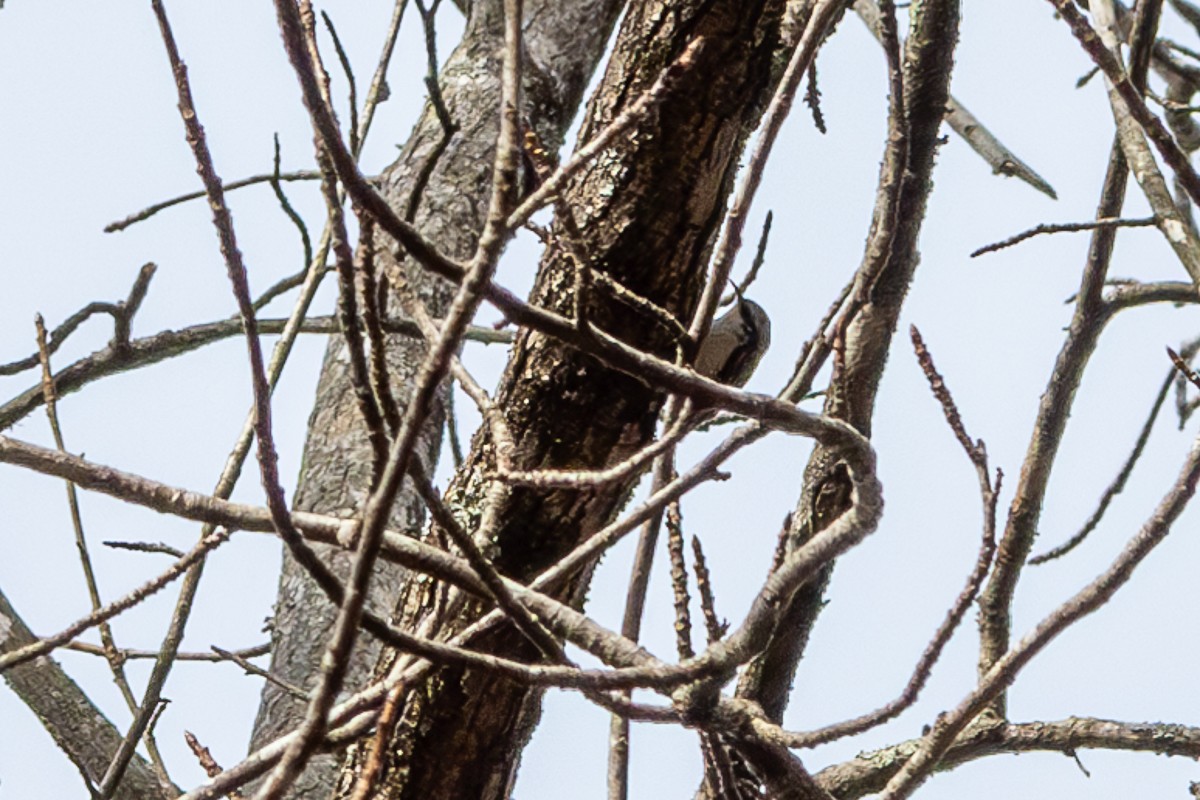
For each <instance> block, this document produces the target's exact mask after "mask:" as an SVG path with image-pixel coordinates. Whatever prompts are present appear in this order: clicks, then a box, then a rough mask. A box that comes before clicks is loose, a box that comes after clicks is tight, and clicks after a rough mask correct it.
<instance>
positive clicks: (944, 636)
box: [786, 326, 1003, 747]
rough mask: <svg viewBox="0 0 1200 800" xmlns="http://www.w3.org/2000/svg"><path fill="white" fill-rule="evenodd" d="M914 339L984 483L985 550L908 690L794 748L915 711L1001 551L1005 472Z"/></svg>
mask: <svg viewBox="0 0 1200 800" xmlns="http://www.w3.org/2000/svg"><path fill="white" fill-rule="evenodd" d="M911 336H912V341H913V349H914V350H915V351H916V354H917V360H918V361H919V362H920V364H921V370H922V372H924V373H925V377H926V379H927V380H928V381H929V386H930V388H931V389H932V390H933V394H934V397H935V398H936V399H937V401H938V403H939V405H941V407H942V413H943V414H945V416H946V421H947V422H948V423H949V424H950V428H951V430H952V431H953V432H954V436H955V438H956V439H958V441H959V444H961V445H962V447H963V450H964V451H965V452H966V454H967V457H968V458H969V459H970V460H971V463H972V464H973V465H974V466H975V471H976V475H977V476H978V479H979V490H980V495H981V497H982V500H983V535H982V540H981V542H980V545H979V553H978V555H977V556H976V559H975V566H974V568H973V569H972V570H971V573H970V575H968V577H967V580H966V583H965V585H964V586H963V588H962V591H960V592H959V594H958V597H957V598H955V600H954V602H953V603H952V604H951V605H950V609H949V610H948V611H947V612H946V617H945V619H944V620H943V621H942V623H941V625H939V626H938V629H937V630H936V631H935V632H934V635H933V637H932V638H931V639H930V641H929V644H928V645H926V646H925V650H924V652H923V653H922V654H921V658H920V659H918V661H917V664H916V666H915V667H914V668H913V672H912V675H911V677H909V679H908V683H907V684H906V685H905V687H904V689H903V691H901V693H900V694H899V695H898V696H897V697H896V698H895V699H893V700H892V701H890V702H889V703H887V704H886V705H884V706H882V707H880V708H878V709H876V710H875V711H872V712H870V713H867V714H864V715H862V716H860V717H856V718H854V719H850V720H846V721H844V722H839V723H836V724H833V725H829V726H826V727H824V728H821V729H819V730H816V731H812V732H811V733H808V734H798V735H791V736H788V737H786V738H787V743H788V746H789V747H815V746H817V745H820V744H825V743H827V742H831V741H834V740H836V739H840V738H844V737H846V736H854V735H856V734H859V733H862V732H864V731H867V730H870V729H871V728H873V727H876V726H878V725H882V724H883V723H884V722H887V721H888V720H890V719H894V718H895V717H896V716H898V715H899V714H900V713H901V712H903V711H904V710H905V709H907V708H909V707H911V706H912V704H913V703H915V702H916V701H917V698H918V696H919V695H920V693H921V690H922V689H923V688H924V687H925V684H926V683H927V682H928V680H929V676H930V675H931V674H932V672H933V667H934V666H935V665H936V664H937V661H938V659H939V658H940V657H941V654H942V651H943V650H944V649H945V647H946V645H947V644H949V642H950V639H951V637H952V636H953V635H954V632H955V631H956V630H958V626H959V625H960V624H961V623H962V620H963V617H964V616H966V613H967V610H968V609H969V608H970V607H971V605H972V604H973V603H974V602H975V597H976V596H977V595H978V594H979V589H980V587H981V586H982V585H983V580H984V578H986V577H987V573H988V570H989V569H990V567H991V564H992V558H993V556H994V555H995V552H996V502H997V500H998V498H999V495H1000V484H1001V481H1002V480H1003V473H1002V472H1001V471H1000V470H996V478H995V481H994V482H993V481H992V480H990V475H989V470H988V463H987V451H986V449H985V448H984V446H983V442H982V441H973V440H972V439H971V437H970V436H968V435H967V432H966V429H965V427H964V426H963V423H962V416H961V415H960V414H959V411H958V407H957V406H956V405H955V403H954V398H953V397H951V395H950V390H949V389H948V388H947V387H946V383H945V380H944V379H943V378H942V376H941V375H940V374H939V373H938V371H937V368H936V367H935V366H934V364H933V357H932V356H931V355H930V354H929V350H928V349H927V348H926V346H925V343H924V341H923V340H922V339H921V335H920V333H919V332H918V331H917V329H916V326H913V327H912V328H911Z"/></svg>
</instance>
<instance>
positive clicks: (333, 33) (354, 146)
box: [321, 11, 361, 153]
mask: <svg viewBox="0 0 1200 800" xmlns="http://www.w3.org/2000/svg"><path fill="white" fill-rule="evenodd" d="M321 20H322V21H323V22H324V23H325V29H326V30H328V31H329V38H331V39H333V49H334V50H335V51H337V57H338V61H339V62H340V63H341V65H342V72H344V73H345V74H346V82H347V83H348V84H349V87H350V88H349V92H350V97H349V104H350V131H349V136H350V150H351V151H352V152H355V153H357V152H358V151H359V150H360V149H361V148H360V147H359V145H358V84H357V83H356V82H355V80H354V68H353V67H351V66H350V57H349V56H347V55H346V50H345V49H344V48H343V47H342V40H341V39H340V38H339V37H338V34H337V28H335V27H334V26H333V19H332V18H330V16H329V14H327V13H326V12H325V11H321Z"/></svg>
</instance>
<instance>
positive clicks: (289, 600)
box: [251, 0, 622, 798]
mask: <svg viewBox="0 0 1200 800" xmlns="http://www.w3.org/2000/svg"><path fill="white" fill-rule="evenodd" d="M621 5H622V4H621V3H620V2H619V0H574V2H570V3H558V2H536V1H535V2H529V3H527V9H528V11H527V20H528V24H527V30H526V32H525V44H526V55H527V64H526V70H525V74H526V76H527V77H526V85H525V87H524V89H525V97H526V101H527V105H528V107H529V108H530V109H536V116H534V117H533V119H534V124H535V127H536V128H537V130H538V132H539V134H540V136H541V137H542V139H543V141H545V142H546V143H547V144H548V145H549V146H551V147H557V146H558V145H559V144H560V143H561V142H562V138H563V136H564V134H565V132H566V128H567V126H568V125H569V124H570V122H571V119H572V118H573V117H574V115H575V113H576V110H577V109H578V107H579V103H580V99H581V97H582V95H583V90H584V88H585V86H586V84H587V81H588V80H589V78H590V77H591V74H592V72H593V70H594V69H595V66H596V63H597V62H598V61H599V59H600V56H601V55H602V54H603V51H604V45H605V43H606V41H607V39H608V36H609V33H610V31H611V29H612V26H613V24H615V22H616V17H617V14H618V13H619V11H620V8H621ZM501 16H502V14H501V11H500V3H498V2H492V1H491V0H478V2H475V3H474V4H473V5H472V6H471V9H470V16H469V18H468V22H467V27H466V31H465V32H464V35H463V39H462V42H461V43H460V44H459V46H458V47H457V48H456V49H455V50H454V52H453V53H452V54H451V56H450V57H449V59H448V60H447V62H446V65H445V67H444V68H443V70H442V73H441V75H440V76H439V84H440V86H441V87H442V93H443V97H444V98H445V102H446V105H447V107H448V109H449V111H450V115H451V117H452V119H453V121H454V122H455V123H456V124H457V125H458V126H459V131H458V133H456V134H455V135H454V137H453V138H452V139H451V140H450V142H449V144H448V146H447V147H446V148H445V150H444V151H443V152H440V153H439V148H440V144H441V140H442V137H443V129H442V125H441V123H440V122H439V120H438V118H437V115H436V113H435V112H434V110H433V108H432V107H430V106H427V107H426V109H425V112H424V114H423V115H422V117H421V119H420V121H419V122H418V124H417V127H416V129H415V130H414V131H413V133H412V136H411V137H410V139H409V141H408V142H407V144H406V145H405V147H404V149H403V151H402V152H401V155H400V157H399V158H398V159H397V160H396V161H395V162H394V163H393V164H392V165H391V166H389V167H388V168H387V170H385V171H384V173H383V175H382V176H381V177H380V179H379V184H380V190H381V191H382V193H383V194H384V196H385V197H386V198H387V199H388V201H389V203H390V204H391V205H392V206H393V207H394V208H396V209H397V210H398V211H399V212H400V213H402V214H403V213H407V211H408V209H409V206H410V203H411V202H412V201H413V198H414V187H415V186H416V185H417V183H418V180H417V179H418V176H419V175H421V173H422V171H424V170H426V165H427V164H429V163H431V159H433V160H434V163H435V164H436V166H434V167H433V170H432V172H430V173H429V175H428V179H427V184H426V185H425V186H424V189H423V191H421V192H420V193H419V197H418V198H417V201H418V204H417V205H416V208H415V217H414V219H413V221H414V224H415V225H416V226H417V227H418V228H419V229H420V230H421V231H422V233H423V234H425V235H426V236H427V237H429V238H430V240H432V241H434V242H436V243H437V245H438V247H439V248H440V249H441V250H442V252H444V253H446V254H447V255H449V256H451V257H454V258H463V257H467V256H469V255H470V254H471V253H472V252H473V251H474V249H475V246H476V241H477V238H478V236H477V234H478V231H479V230H480V228H481V227H482V225H483V220H484V215H485V212H486V210H487V198H488V191H489V185H488V180H489V178H490V175H491V171H490V167H491V164H492V161H493V153H494V151H495V138H496V130H497V125H498V120H499V116H498V111H497V109H498V108H499V101H500V78H499V72H500V70H499V65H500V48H501V43H502V41H503V39H502V28H501V23H502V20H501ZM393 246H394V245H393V244H392V243H390V242H387V241H384V240H383V239H382V237H381V238H380V241H379V242H378V246H377V252H378V253H379V254H380V258H379V259H378V260H379V261H380V262H381V264H380V265H381V266H382V267H384V268H385V269H386V268H387V267H388V266H389V261H390V262H391V263H392V264H394V259H393V258H392V257H391V255H390V252H391V249H392V247H393ZM385 254H388V255H385ZM410 283H411V285H412V286H413V287H414V288H416V289H417V290H418V291H419V292H420V293H421V295H422V298H423V299H424V300H425V302H426V304H427V306H428V307H429V309H430V310H431V312H433V313H435V314H441V313H442V312H443V310H444V308H445V306H446V304H447V303H448V302H449V300H450V298H451V297H452V296H453V287H452V286H450V285H449V284H448V283H446V282H445V281H442V280H440V279H437V278H434V277H431V276H429V275H428V274H427V273H424V272H422V271H420V270H412V271H411V274H410ZM425 350H426V348H425V345H424V341H423V340H422V339H421V338H420V337H411V336H392V337H390V338H389V341H388V364H389V368H390V377H391V379H392V383H393V393H394V395H395V397H396V398H397V401H398V402H399V403H401V404H403V403H404V402H405V399H406V398H407V397H409V396H410V395H411V392H412V386H413V381H414V380H415V378H416V373H417V370H418V368H419V367H420V364H421V361H422V359H423V358H424V355H425ZM349 372H350V365H349V359H348V355H347V348H346V344H345V341H344V340H343V339H342V338H341V337H337V336H335V337H332V338H331V339H330V342H329V346H328V349H327V350H326V354H325V361H324V364H323V367H322V370H321V377H320V382H319V384H318V386H317V394H316V399H315V401H314V404H313V412H312V416H311V418H310V420H309V430H308V437H307V440H306V442H305V448H304V463H303V466H302V468H301V473H300V481H299V486H298V489H297V493H296V503H295V506H296V508H297V510H304V511H316V512H321V513H330V514H339V515H346V516H349V515H351V514H354V513H356V512H357V511H358V510H359V509H360V507H361V505H362V503H363V501H364V500H365V498H366V496H367V492H368V491H369V489H370V483H371V449H370V445H369V443H368V441H367V432H366V426H365V424H364V422H363V419H362V416H361V414H360V413H359V411H358V408H357V406H356V404H355V399H354V391H353V388H352V387H351V383H350V375H349ZM442 396H443V400H444V393H443V395H442ZM443 417H444V405H442V404H440V403H439V405H438V407H437V410H436V412H435V414H434V415H432V416H431V418H430V419H429V420H428V422H427V425H426V428H425V430H424V432H423V435H422V439H421V443H420V446H419V447H418V449H417V453H418V454H419V458H420V460H421V462H422V463H423V464H424V465H426V467H427V468H428V469H427V471H428V472H432V466H433V465H434V464H435V463H436V461H437V455H438V450H439V448H440V444H441V430H442V420H443ZM423 511H424V506H423V504H422V502H421V500H420V498H419V497H417V496H416V494H415V492H412V491H411V490H410V489H407V488H406V489H405V490H404V492H403V493H402V495H401V497H400V500H399V501H398V502H397V503H396V506H395V508H394V509H393V515H392V524H393V525H394V526H395V527H396V528H399V529H401V530H412V531H415V530H417V529H419V527H420V525H421V520H422V518H423ZM322 552H323V554H324V555H325V557H326V558H327V560H328V561H329V563H330V564H331V565H332V566H333V567H334V569H335V570H336V571H337V573H338V575H339V576H340V577H341V578H342V579H343V580H345V578H346V576H347V575H348V573H349V571H350V565H351V564H352V563H353V553H347V552H345V551H343V550H340V549H338V548H333V547H324V548H322ZM405 576H406V573H405V570H403V569H402V568H400V567H397V566H396V565H394V564H388V563H386V562H380V563H379V564H378V565H377V566H376V568H375V577H374V580H373V582H372V592H371V600H370V608H371V609H372V610H374V611H375V612H377V613H380V614H382V615H384V616H386V615H387V614H388V613H389V612H390V611H391V609H392V607H393V606H394V604H395V602H396V599H397V596H398V594H399V591H400V587H401V586H402V585H403V581H404V579H405ZM335 615H336V609H335V608H334V607H333V606H332V605H331V604H330V603H329V602H328V600H327V599H326V598H325V596H324V594H323V593H322V592H321V590H320V589H319V588H317V586H316V584H315V583H314V582H313V581H312V580H311V578H309V577H308V575H307V574H306V573H304V571H303V570H302V569H301V568H300V567H299V566H298V565H297V564H296V563H295V562H294V561H293V560H292V558H291V557H290V556H288V555H286V554H285V559H284V567H283V572H282V575H281V577H280V584H279V593H278V599H277V602H276V608H275V616H274V621H273V630H274V635H273V637H272V639H273V642H272V660H271V671H272V672H273V673H274V674H276V675H278V676H279V677H280V678H282V679H283V680H285V681H287V682H288V683H290V684H292V685H294V686H302V687H306V688H308V687H310V686H311V685H312V684H313V682H314V681H315V679H316V675H317V672H318V664H319V662H320V658H321V654H322V652H323V650H324V647H325V643H326V642H327V641H328V639H329V634H330V631H331V628H332V624H333V619H334V616H335ZM379 650H380V647H379V643H378V642H377V641H375V640H373V639H371V638H370V637H367V636H364V637H361V638H360V643H359V646H358V648H357V650H356V653H355V655H354V659H353V665H352V667H351V670H350V673H349V675H348V677H347V681H346V688H347V690H350V691H352V690H354V689H357V688H359V687H361V686H362V685H363V683H364V682H365V681H366V680H367V679H368V678H369V677H370V674H371V670H372V668H373V667H374V665H375V662H376V660H377V658H378V656H379ZM304 708H305V704H304V703H303V702H302V701H300V700H297V699H296V698H295V697H293V696H292V695H290V694H288V693H287V692H285V691H283V690H281V689H280V688H278V687H277V686H275V685H274V684H271V683H267V684H266V685H265V687H264V689H263V695H262V702H261V705H260V708H259V714H258V719H257V720H256V723H255V726H254V733H253V736H252V739H251V749H252V750H254V749H257V748H259V747H261V746H262V745H264V744H266V743H268V742H270V741H272V740H273V739H275V738H277V737H278V736H280V735H282V734H285V733H287V732H289V731H291V730H292V729H294V728H295V727H296V725H297V724H299V722H300V720H301V719H302V718H303V715H304ZM336 773H337V763H336V759H335V757H334V756H332V755H318V756H317V757H316V758H314V760H313V762H312V763H311V764H310V766H309V768H308V769H307V770H306V772H305V774H304V776H303V777H302V778H301V779H300V781H298V782H297V784H296V785H295V786H294V787H293V788H292V790H291V794H290V795H289V796H291V797H295V798H301V797H303V798H318V797H319V798H324V797H328V796H329V794H330V792H331V791H332V790H333V785H334V782H335V778H336Z"/></svg>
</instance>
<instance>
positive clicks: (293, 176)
mask: <svg viewBox="0 0 1200 800" xmlns="http://www.w3.org/2000/svg"><path fill="white" fill-rule="evenodd" d="M320 179H321V173H320V172H318V171H317V170H315V169H301V170H296V171H294V172H282V173H279V174H278V175H276V174H275V173H274V172H267V173H263V174H261V175H252V176H250V177H249V178H242V179H241V180H237V181H230V182H229V183H226V184H224V187H225V189H226V191H230V192H232V191H234V190H235V189H242V188H244V187H246V186H253V185H255V184H257V183H270V182H271V181H273V180H280V181H289V182H290V181H317V180H320ZM202 197H204V192H203V191H199V192H188V193H187V194H181V195H179V196H178V197H172V198H171V199H170V200H164V201H163V202H161V203H155V204H154V205H152V206H147V207H146V208H143V209H142V210H141V211H137V212H135V213H133V214H130V215H129V216H127V217H125V219H121V220H117V221H116V222H110V223H108V224H107V225H105V226H104V232H105V233H116V232H117V231H123V230H125V229H126V228H128V227H129V226H130V225H133V224H135V223H138V222H142V221H144V220H147V219H150V217H153V216H154V215H155V214H157V213H158V212H160V211H163V210H165V209H168V208H170V207H171V206H177V205H179V204H181V203H186V202H188V201H189V200H199V199H201V198H202Z"/></svg>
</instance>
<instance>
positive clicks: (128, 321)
mask: <svg viewBox="0 0 1200 800" xmlns="http://www.w3.org/2000/svg"><path fill="white" fill-rule="evenodd" d="M156 269H157V267H155V265H154V264H153V263H148V264H143V265H142V268H141V269H140V270H138V276H137V278H135V279H134V281H133V286H131V287H130V289H129V294H128V295H127V297H126V299H125V300H124V301H117V302H116V303H102V302H93V303H88V304H87V305H86V306H84V307H83V308H81V309H80V310H79V311H76V312H75V313H74V314H72V315H71V316H69V317H67V318H66V319H65V320H64V321H63V322H62V323H61V324H60V325H59V326H58V327H56V328H55V329H54V330H53V331H51V332H50V333H49V334H48V335H47V336H46V345H45V347H44V348H38V349H36V350H35V351H34V353H33V354H32V355H29V356H26V357H25V358H21V359H17V360H16V361H12V362H10V363H8V364H3V365H0V377H2V376H6V375H16V374H18V373H20V372H24V371H25V370H27V369H32V368H34V367H36V366H38V365H39V364H41V363H43V361H44V360H45V359H44V357H43V355H42V354H43V350H44V352H45V356H46V357H48V356H51V355H54V353H55V352H56V351H57V350H58V348H60V347H62V345H63V343H64V342H66V340H67V338H68V337H69V336H70V335H71V334H72V333H74V332H75V330H76V329H77V328H78V327H79V326H80V325H81V324H83V323H84V322H85V321H86V320H87V319H88V318H89V317H91V316H93V315H94V314H108V315H109V316H110V317H112V319H113V335H112V339H111V341H110V343H109V344H110V346H111V347H112V348H113V349H114V350H125V349H128V347H129V344H130V339H129V336H130V328H131V326H132V325H133V317H134V315H136V314H137V312H138V309H140V308H141V305H142V301H143V300H144V299H145V298H146V292H148V291H149V290H150V279H151V278H153V277H154V272H155V270H156ZM38 391H39V393H40V386H39V387H38Z"/></svg>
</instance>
